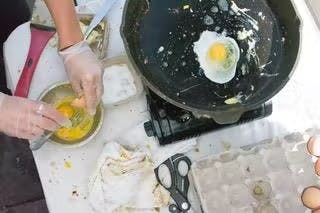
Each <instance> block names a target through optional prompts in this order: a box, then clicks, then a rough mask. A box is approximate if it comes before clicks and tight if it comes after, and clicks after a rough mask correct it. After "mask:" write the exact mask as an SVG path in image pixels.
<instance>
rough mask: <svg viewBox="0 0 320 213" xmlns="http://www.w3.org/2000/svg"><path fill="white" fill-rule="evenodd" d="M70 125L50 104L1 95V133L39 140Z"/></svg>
mask: <svg viewBox="0 0 320 213" xmlns="http://www.w3.org/2000/svg"><path fill="white" fill-rule="evenodd" d="M70 123H71V122H70V121H69V120H68V119H67V118H65V117H64V116H63V115H62V114H61V113H59V112H58V111H56V109H54V108H53V107H52V106H50V105H49V104H46V103H42V102H37V101H31V100H28V99H25V98H19V97H14V96H8V95H5V94H3V93H0V132H3V133H5V134H7V135H9V136H13V137H17V138H23V139H29V140H31V139H37V138H39V137H40V136H42V135H43V134H44V131H45V130H48V131H55V130H57V129H58V128H59V126H68V125H70Z"/></svg>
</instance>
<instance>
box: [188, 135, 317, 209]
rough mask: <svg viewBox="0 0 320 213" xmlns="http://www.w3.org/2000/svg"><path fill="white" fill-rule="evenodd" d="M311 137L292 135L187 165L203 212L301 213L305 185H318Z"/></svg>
mask: <svg viewBox="0 0 320 213" xmlns="http://www.w3.org/2000/svg"><path fill="white" fill-rule="evenodd" d="M309 138H310V135H309V133H308V132H305V133H303V134H301V133H294V134H291V135H287V136H285V137H282V138H275V139H272V140H267V141H264V142H261V143H259V144H258V145H256V146H249V147H243V148H242V149H239V150H233V151H230V152H226V153H223V154H220V155H212V156H208V157H206V158H204V159H201V160H199V161H197V162H194V163H193V165H192V175H193V179H194V183H195V187H196V191H197V194H198V196H199V198H200V201H201V207H202V210H203V212H205V213H216V212H217V213H242V212H243V213H262V212H263V213H276V212H278V213H303V212H310V211H309V210H307V209H306V208H305V207H304V206H303V204H302V201H301V193H302V192H303V189H304V188H306V187H308V186H317V185H319V184H320V179H319V177H318V176H316V175H315V170H314V161H315V159H313V158H312V156H311V155H309V154H308V151H307V141H308V140H309Z"/></svg>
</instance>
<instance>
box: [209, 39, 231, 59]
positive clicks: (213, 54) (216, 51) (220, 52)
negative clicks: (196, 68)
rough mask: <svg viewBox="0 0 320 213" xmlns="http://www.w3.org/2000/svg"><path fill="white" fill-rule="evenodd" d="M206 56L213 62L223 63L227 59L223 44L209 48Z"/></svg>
mask: <svg viewBox="0 0 320 213" xmlns="http://www.w3.org/2000/svg"><path fill="white" fill-rule="evenodd" d="M208 55H209V58H210V59H211V60H213V61H224V60H225V59H226V58H227V49H226V47H225V46H224V45H223V44H221V43H216V44H213V45H212V46H211V47H210V49H209V53H208Z"/></svg>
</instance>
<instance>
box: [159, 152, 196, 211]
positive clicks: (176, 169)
mask: <svg viewBox="0 0 320 213" xmlns="http://www.w3.org/2000/svg"><path fill="white" fill-rule="evenodd" d="M190 168H191V160H190V159H189V158H188V157H186V156H185V155H183V154H176V155H174V156H172V157H170V158H168V159H167V160H166V161H164V162H163V163H162V164H160V165H159V167H157V168H156V169H155V170H154V172H155V175H156V178H157V180H158V182H159V183H160V184H161V185H162V186H163V187H164V188H165V189H167V190H168V191H169V192H170V196H171V197H172V198H173V200H174V201H175V203H176V204H171V205H170V206H169V211H170V212H171V213H184V212H187V211H188V210H189V209H190V208H191V204H190V202H189V201H188V197H187V196H188V189H189V184H190V183H189V179H188V173H189V171H190ZM165 170H166V171H169V173H170V179H168V178H167V177H168V176H165V175H167V174H163V173H165Z"/></svg>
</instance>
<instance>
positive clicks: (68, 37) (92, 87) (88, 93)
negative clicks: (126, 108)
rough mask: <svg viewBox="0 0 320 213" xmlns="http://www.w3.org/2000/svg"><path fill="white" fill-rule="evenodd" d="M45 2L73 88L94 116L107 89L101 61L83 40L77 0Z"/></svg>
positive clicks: (48, 0)
mask: <svg viewBox="0 0 320 213" xmlns="http://www.w3.org/2000/svg"><path fill="white" fill-rule="evenodd" d="M45 2H46V4H47V7H48V8H49V11H50V13H51V16H52V17H53V20H54V22H55V25H56V29H57V32H58V37H59V50H60V52H59V54H60V56H61V58H62V60H63V62H64V65H65V68H66V71H67V74H68V77H69V80H70V83H71V85H72V88H73V90H74V91H75V93H76V94H77V96H79V97H81V98H84V99H85V103H86V106H87V109H88V112H89V113H90V114H92V115H94V114H95V112H96V107H97V105H98V104H99V102H100V99H101V96H102V92H103V85H102V67H101V63H100V61H99V60H98V59H97V57H96V56H95V54H94V53H93V52H92V50H91V49H90V47H89V45H88V43H87V42H86V41H84V40H83V39H84V36H83V33H82V32H81V28H80V24H79V21H78V18H77V15H76V12H75V7H74V3H73V0H45Z"/></svg>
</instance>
